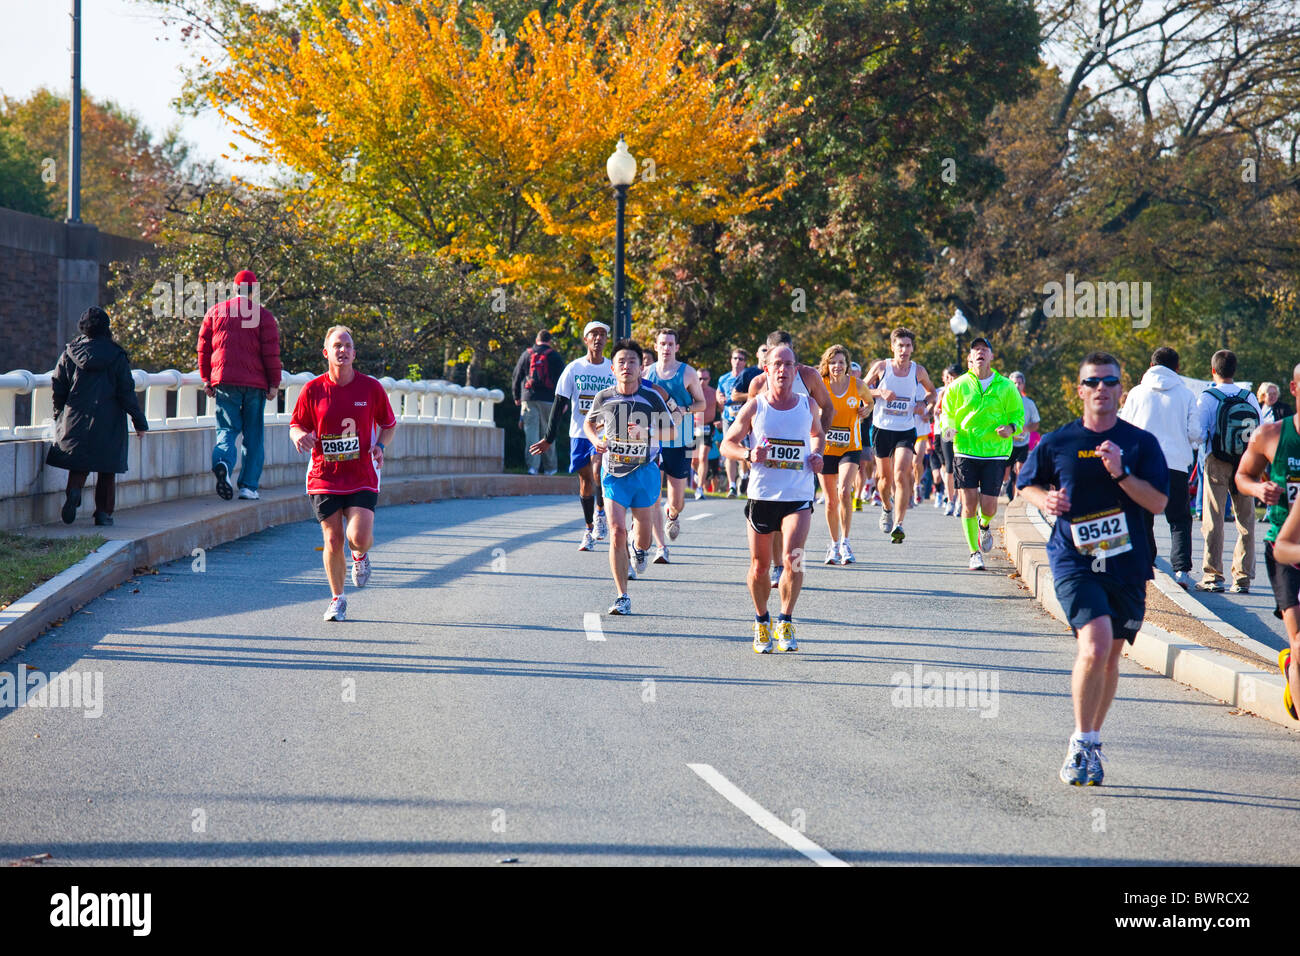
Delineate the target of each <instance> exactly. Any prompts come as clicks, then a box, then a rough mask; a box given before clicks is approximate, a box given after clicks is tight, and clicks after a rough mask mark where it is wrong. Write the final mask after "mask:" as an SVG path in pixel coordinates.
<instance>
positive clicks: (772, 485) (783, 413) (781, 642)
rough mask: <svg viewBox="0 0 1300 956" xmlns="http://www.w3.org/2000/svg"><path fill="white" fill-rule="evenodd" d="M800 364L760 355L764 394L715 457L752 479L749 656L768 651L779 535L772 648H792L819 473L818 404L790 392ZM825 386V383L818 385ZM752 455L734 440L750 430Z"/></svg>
mask: <svg viewBox="0 0 1300 956" xmlns="http://www.w3.org/2000/svg"><path fill="white" fill-rule="evenodd" d="M799 368H800V366H799V365H798V364H797V363H796V362H795V356H794V349H792V348H790V347H789V346H788V345H777V346H774V347H773V348H772V349H771V350H770V351H769V352H768V353H767V368H766V372H767V374H766V376H765V377H766V379H767V381H768V382H769V383H770V384H767V385H766V387H765V388H764V389H763V391H762V392H761V393H760V394H759V395H757V396H755V397H753V398H751V399H750V400H749V401H748V402H746V403H745V407H744V408H742V409H741V411H740V414H739V415H738V416H737V417H736V421H735V423H734V424H733V425H732V426H731V428H729V429H728V430H727V436H726V438H725V439H724V440H723V442H722V453H723V454H724V455H726V456H727V457H728V458H734V459H741V458H744V459H746V460H747V461H750V462H751V463H752V464H753V465H754V468H753V478H752V480H751V481H750V486H749V501H748V502H747V503H746V505H745V517H746V518H747V519H748V522H749V554H750V567H749V575H748V582H749V593H750V596H751V597H752V598H753V600H754V644H753V647H754V653H756V654H766V653H769V652H770V651H771V650H772V628H771V621H772V619H771V617H770V615H769V614H768V610H767V602H768V598H769V597H770V596H771V592H772V586H771V581H770V578H769V576H768V575H769V572H768V566H769V565H770V564H771V563H772V549H773V547H774V541H773V538H774V536H775V532H776V531H777V530H778V529H780V530H781V531H783V532H784V537H785V542H784V545H783V547H784V558H785V564H786V566H787V567H789V569H790V573H789V574H785V575H783V576H782V578H781V591H780V597H781V611H780V616H779V618H778V621H777V626H776V649H777V650H778V651H797V650H798V649H799V643H798V641H796V640H795V633H794V606H795V602H796V601H797V600H798V599H799V591H800V588H801V587H802V586H803V554H804V544H805V543H806V541H807V539H808V527H809V525H810V524H811V522H812V497H813V489H814V487H815V479H813V477H812V476H813V475H814V474H817V473H818V472H820V471H821V470H822V451H823V447H824V444H825V430H824V429H823V428H822V425H821V415H820V414H819V413H818V406H817V404H816V403H815V402H814V401H813V400H812V399H811V398H808V397H806V396H801V395H798V394H796V393H795V390H794V383H795V381H796V380H797V379H798V378H799V372H798V369H799ZM823 387H824V386H823ZM751 431H752V432H753V434H754V437H755V447H754V449H753V450H751V449H749V448H746V447H745V446H744V445H743V444H742V443H741V440H742V439H743V438H744V437H745V436H746V435H748V434H750V432H751Z"/></svg>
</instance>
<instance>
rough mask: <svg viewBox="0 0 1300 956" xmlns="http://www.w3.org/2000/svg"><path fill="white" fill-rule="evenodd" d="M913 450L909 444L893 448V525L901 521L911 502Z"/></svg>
mask: <svg viewBox="0 0 1300 956" xmlns="http://www.w3.org/2000/svg"><path fill="white" fill-rule="evenodd" d="M914 457H915V452H913V451H912V448H911V446H909V445H907V444H900V445H899V446H898V447H897V448H895V449H894V461H893V466H894V485H895V487H896V489H897V490H896V491H895V493H894V509H895V510H894V524H895V526H897V525H900V524H902V523H903V517H904V515H906V514H907V509H908V506H909V505H911V503H912V459H913V458H914Z"/></svg>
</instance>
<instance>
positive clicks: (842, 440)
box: [826, 376, 865, 455]
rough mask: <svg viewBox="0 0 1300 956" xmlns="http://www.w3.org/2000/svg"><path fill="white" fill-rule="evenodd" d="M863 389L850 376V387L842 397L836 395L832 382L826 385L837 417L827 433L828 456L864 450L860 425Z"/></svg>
mask: <svg viewBox="0 0 1300 956" xmlns="http://www.w3.org/2000/svg"><path fill="white" fill-rule="evenodd" d="M861 387H862V386H861V385H860V383H859V382H858V380H857V379H856V378H853V377H852V376H849V384H848V387H847V388H846V389H844V394H843V395H842V396H840V395H836V394H835V390H834V389H833V388H831V384H830V382H827V383H826V391H828V392H829V393H830V396H831V405H832V406H833V407H834V409H835V417H834V418H833V419H831V427H830V429H829V430H828V431H827V432H826V454H828V455H842V454H844V453H845V452H848V451H860V450H861V449H862V429H861V428H860V427H859V424H858V409H859V408H860V407H861V406H862V405H863V404H864V402H865V399H864V398H863V396H862V393H861V391H860V389H861Z"/></svg>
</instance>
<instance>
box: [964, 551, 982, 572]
mask: <svg viewBox="0 0 1300 956" xmlns="http://www.w3.org/2000/svg"><path fill="white" fill-rule="evenodd" d="M967 567H969V568H970V569H971V570H972V571H983V570H984V556H983V555H981V554H980V553H979V552H978V551H972V552H971V554H970V564H969V565H967Z"/></svg>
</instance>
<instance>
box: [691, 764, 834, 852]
mask: <svg viewBox="0 0 1300 956" xmlns="http://www.w3.org/2000/svg"><path fill="white" fill-rule="evenodd" d="M686 766H688V767H690V768H691V769H692V770H694V771H695V772H696V773H697V774H698V775H699V776H700V778H701V779H702V780H703V781H704V782H705V783H707V784H708V785H709V786H710V787H712V788H713V789H714V790H716V791H718V793H720V794H722V795H723V796H724V797H726V798H727V799H728V800H730V801H731V802H732V803H733V804H735V805H736V806H737V807H739V808H740V809H741V810H743V811H744V812H745V814H746V815H747V816H748V817H749V818H750V819H751V820H753V821H754V822H755V823H757V824H758V825H759V826H760V827H762V828H763V829H764V830H766V831H767V832H768V833H770V834H772V836H774V837H776V838H777V839H778V840H781V841H782V842H783V843H787V844H789V845H790V846H792V847H794V848H795V849H796V850H798V851H799V852H800V853H802V854H803V855H804V856H806V857H808V859H810V860H812V861H813V862H814V863H816V864H817V865H818V866H848V865H849V864H847V863H845V862H844V861H843V860H841V859H840V858H839V857H837V856H835V855H834V854H832V853H830V852H829V851H828V850H825V849H823V848H822V847H820V846H818V845H817V844H816V843H814V842H813V841H812V840H810V839H808V838H807V837H806V836H804V835H803V834H802V833H800V832H799V831H798V830H796V829H795V828H794V827H792V826H787V825H786V824H785V823H782V822H781V821H780V820H779V819H777V818H776V817H775V816H773V815H772V814H771V813H768V812H767V811H766V810H764V809H763V808H762V807H760V806H759V805H758V804H757V803H755V802H754V801H753V800H752V799H750V798H749V796H747V795H746V794H745V792H744V791H742V790H741V789H740V788H739V787H737V786H736V785H735V784H734V783H732V782H731V781H730V780H728V779H727V778H726V777H724V776H723V775H722V774H720V773H718V771H716V770H714V769H713V768H712V767H711V766H709V765H708V764H707V763H688V764H687V765H686Z"/></svg>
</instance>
